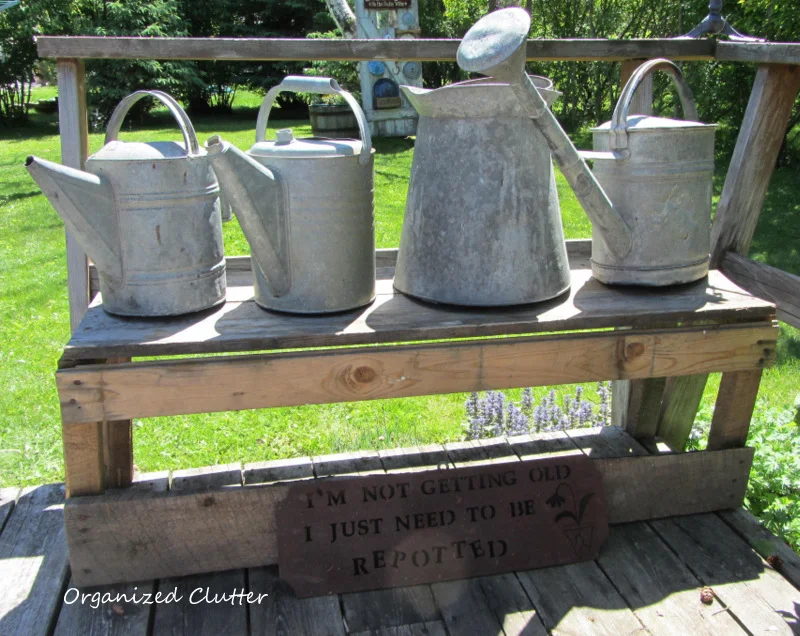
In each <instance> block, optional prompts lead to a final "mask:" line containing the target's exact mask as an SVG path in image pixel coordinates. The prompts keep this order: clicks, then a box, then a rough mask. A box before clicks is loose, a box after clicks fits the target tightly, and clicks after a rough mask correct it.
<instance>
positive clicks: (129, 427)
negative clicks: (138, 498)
mask: <svg viewBox="0 0 800 636" xmlns="http://www.w3.org/2000/svg"><path fill="white" fill-rule="evenodd" d="M103 463H104V464H105V480H106V488H125V487H126V486H130V484H131V482H132V481H133V422H131V420H115V421H113V422H103Z"/></svg>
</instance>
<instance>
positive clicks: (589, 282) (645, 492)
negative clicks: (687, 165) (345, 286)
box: [56, 241, 777, 585]
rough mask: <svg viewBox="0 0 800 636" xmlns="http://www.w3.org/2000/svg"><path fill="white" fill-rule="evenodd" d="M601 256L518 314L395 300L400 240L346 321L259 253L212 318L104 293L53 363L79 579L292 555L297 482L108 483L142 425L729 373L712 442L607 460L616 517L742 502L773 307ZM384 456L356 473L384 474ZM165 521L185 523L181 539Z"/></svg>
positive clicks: (645, 430) (576, 253)
mask: <svg viewBox="0 0 800 636" xmlns="http://www.w3.org/2000/svg"><path fill="white" fill-rule="evenodd" d="M590 248H591V245H590V243H589V242H588V241H571V242H570V244H569V250H568V251H569V255H570V263H571V268H572V286H571V290H570V292H569V293H568V294H565V295H564V296H562V297H561V298H558V299H555V300H554V301H551V302H548V303H539V304H536V305H530V306H525V307H518V308H512V309H503V310H481V309H477V310H476V309H473V310H462V309H455V308H445V307H441V306H436V305H430V304H426V303H420V302H417V301H415V300H413V299H410V298H408V297H406V296H404V295H402V294H399V293H395V291H394V289H393V287H392V284H391V277H392V274H393V263H394V258H395V256H396V252H394V251H393V250H388V251H382V252H381V253H380V254H379V264H380V267H379V268H378V272H379V282H378V297H377V299H376V301H375V302H374V303H373V304H372V305H370V306H369V307H366V308H363V309H360V310H356V311H352V312H347V313H344V314H337V315H333V316H317V317H311V318H308V317H297V316H287V315H281V314H277V313H273V312H266V311H263V310H261V309H260V308H258V307H257V306H256V305H255V303H254V301H253V297H252V291H253V290H252V277H251V272H250V271H248V267H249V262H248V260H247V259H244V260H242V259H235V260H233V261H231V265H232V267H231V270H232V271H231V273H230V276H229V282H228V285H229V291H228V298H229V300H228V302H227V303H226V304H225V305H223V306H222V307H219V308H216V309H213V310H209V311H207V312H204V313H201V314H195V315H191V316H185V317H181V318H173V319H165V320H139V319H125V318H118V317H114V316H111V315H109V314H107V313H105V312H104V311H103V309H102V305H101V303H100V302H99V299H98V300H96V301H95V303H93V305H92V306H91V307H90V308H89V310H88V312H87V314H86V316H85V317H84V319H83V321H82V322H81V325H80V326H79V328H78V329H77V330H76V332H75V333H74V335H73V337H72V339H71V340H70V342H69V344H68V345H67V347H66V349H65V352H64V357H63V358H62V361H61V364H60V366H61V368H60V369H59V371H58V373H57V374H56V378H57V384H58V390H59V398H60V400H61V407H62V418H63V425H64V440H65V463H66V487H67V493H68V495H69V496H70V497H71V499H70V500H69V502H68V504H67V510H66V527H67V538H68V541H69V545H70V555H71V560H72V563H73V577H74V579H75V580H76V581H77V582H78V583H80V584H84V585H85V584H98V583H109V582H117V581H124V580H139V579H142V578H150V577H161V576H176V575H184V574H190V573H195V572H202V571H208V570H218V569H222V568H226V567H231V566H236V567H253V566H257V565H269V564H274V563H276V562H277V549H276V542H275V524H276V523H277V522H278V521H277V520H276V518H275V511H276V508H277V506H278V505H279V504H280V502H281V501H282V498H283V496H284V493H285V489H286V488H285V486H282V485H274V484H273V485H270V486H261V487H253V488H243V489H233V490H231V489H229V488H219V489H218V490H217V491H215V492H213V493H204V494H200V495H198V494H193V495H186V496H175V495H174V494H173V493H172V492H171V493H170V494H169V495H165V494H163V493H157V492H142V491H141V488H139V489H128V490H123V491H120V492H116V493H114V494H108V493H107V494H103V493H104V491H105V490H106V487H107V486H125V485H127V484H128V481H127V480H128V479H129V476H130V474H131V470H130V469H131V466H132V462H133V450H132V445H131V440H130V420H131V419H132V418H135V417H154V416H163V415H177V414H185V413H199V412H215V411H229V410H237V409H251V408H265V407H274V406H288V405H297V404H319V403H331V402H351V401H359V400H372V399H383V398H392V397H407V396H413V395H429V394H436V393H452V392H460V391H479V390H486V389H498V388H511V387H522V386H539V385H550V384H565V383H575V382H587V381H596V380H608V379H615V380H621V379H634V378H654V377H655V378H666V377H674V376H681V375H687V374H697V373H708V372H722V373H723V380H722V389H721V393H720V395H721V399H720V400H719V402H718V405H717V409H716V414H715V417H714V421H713V424H712V430H711V436H710V441H709V448H710V449H712V450H713V452H711V451H709V452H704V453H688V454H684V453H681V454H672V455H665V456H659V457H647V458H641V457H633V456H631V457H625V458H621V459H615V460H614V461H608V462H606V461H601V464H600V465H599V468H600V470H601V473H602V474H603V475H604V483H605V489H606V492H607V497H608V501H609V516H610V520H611V522H617V523H620V522H627V521H638V520H644V519H653V518H660V517H666V516H671V515H677V514H687V513H692V512H708V511H713V510H719V509H723V508H735V507H738V506H739V505H740V504H741V502H742V500H743V497H744V493H745V488H746V483H747V475H748V472H749V468H750V463H751V460H752V450H751V449H746V448H743V447H744V443H745V440H746V435H747V427H748V425H749V419H750V414H751V412H752V408H753V404H754V402H755V396H756V391H757V388H758V382H759V379H760V376H761V371H762V369H763V368H764V367H766V366H768V365H769V364H771V362H772V360H773V358H774V353H775V342H776V339H777V326H776V324H775V321H774V312H775V308H774V306H773V305H771V304H770V303H767V302H765V301H762V300H759V299H756V298H753V297H752V296H750V295H749V294H748V293H746V292H744V291H743V290H741V289H740V288H738V287H737V286H736V285H734V284H733V283H731V282H730V281H729V280H728V279H726V278H725V276H724V275H722V274H721V273H720V272H718V271H713V272H711V274H710V275H709V277H708V279H707V280H703V281H700V282H698V283H694V284H690V285H684V286H681V287H677V288H672V289H669V290H647V289H627V288H610V287H607V286H605V285H602V284H601V283H598V282H597V281H596V280H594V279H593V278H591V276H590V269H589V265H588V255H589V250H590ZM501 335H502V336H506V337H496V336H501ZM445 339H446V340H445ZM311 347H313V348H315V350H313V351H306V350H302V349H308V348H311ZM319 348H324V349H323V350H319ZM243 352H247V353H243ZM199 353H215V354H218V355H215V356H212V357H198V356H197V354H199ZM144 356H147V357H149V358H150V359H148V360H146V361H135V359H136V358H139V357H144ZM176 356H181V357H176ZM186 356H188V357H186ZM153 358H155V359H153ZM132 359H133V361H131V360H132ZM727 387H734V389H733V392H732V393H731V391H732V389H729V388H727ZM650 426H651V423H650V422H649V421H642V422H639V423H637V424H636V425H635V426H634V425H631V426H630V427H629V428H630V432H631V433H632V434H633V435H635V436H636V437H639V438H642V439H648V438H652V437H653V436H654V435H655V434H656V433H657V431H653V430H650ZM618 430H619V429H618ZM370 457H371V459H369V458H368V459H365V460H363V461H362V459H359V462H361V463H358V462H356V464H354V466H356V467H357V469H351V470H349V471H348V472H356V470H357V471H370V470H373V469H376V468H382V467H383V466H384V463H382V461H381V460H380V459H379V457H378V455H372V456H370ZM403 458H404V459H405V460H408V458H406V457H405V455H403ZM348 461H350V460H349V459H348ZM370 461H371V462H372V463H370ZM383 461H384V462H385V461H389V460H388V459H385V460H383ZM409 461H410V460H409ZM416 461H417V463H421V460H416ZM291 466H292V470H295V471H297V474H296V475H295V477H297V478H311V477H316V478H321V477H323V476H324V475H323V473H324V472H325V469H323V468H322V467H321V466H320V465H315V466H314V467H313V469H312V465H311V463H310V462H308V461H305V462H300V463H298V464H296V465H295V464H292V465H291ZM254 470H255V469H250V473H252V474H250V476H248V474H249V473H248V469H246V470H245V474H244V478H243V479H244V481H242V478H241V477H240V476H239V471H238V468H237V469H235V470H234V475H233V476H231V475H229V474H228V472H227V471H226V470H221V473H220V476H219V477H218V478H219V479H222V480H232V481H233V483H236V484H241V483H244V484H246V485H248V486H249V485H251V484H252V483H253V480H254V479H256V478H255V477H254V476H253V475H255V474H256V473H255V472H253V471H254ZM256 472H257V471H256ZM339 472H341V471H339ZM265 479H266V477H263V476H262V478H258V479H257V481H262V482H263V481H264V480H265ZM280 480H283V478H280V477H275V476H273V477H272V478H270V479H269V481H272V482H275V481H280ZM174 483H175V478H174V477H173V490H174ZM224 483H225V484H227V483H229V482H227V481H225V482H224ZM675 484H680V488H677V489H676V488H675ZM80 495H92V496H80ZM165 525H166V526H167V527H170V528H176V529H178V528H179V530H177V531H176V532H175V533H174V534H173V535H172V536H171V537H170V538H169V539H167V538H165V537H164V536H163V532H162V528H163V527H164V526H165ZM147 546H150V548H148V547H147ZM167 546H169V547H168V549H164V548H166V547H167ZM151 549H155V550H157V551H158V552H159V554H162V555H163V556H164V557H165V558H166V561H162V560H160V559H159V558H156V557H155V555H154V554H153V553H152V551H151ZM197 555H202V556H201V557H198V556H197ZM109 559H110V560H109Z"/></svg>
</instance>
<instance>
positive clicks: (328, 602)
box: [248, 567, 345, 636]
mask: <svg viewBox="0 0 800 636" xmlns="http://www.w3.org/2000/svg"><path fill="white" fill-rule="evenodd" d="M248 572H249V590H250V591H251V592H252V593H254V594H257V595H261V594H264V595H266V596H265V597H264V600H263V601H261V602H259V603H255V604H251V605H250V633H251V634H254V635H255V634H259V635H261V634H263V635H264V636H267V635H270V634H286V635H287V636H288V635H292V634H297V635H298V636H300V635H302V634H319V635H320V636H344V634H345V629H344V624H343V621H342V612H341V610H340V609H339V599H338V597H336V596H318V597H315V598H304V599H298V598H296V597H295V595H294V592H293V591H292V589H291V588H290V587H289V585H288V584H287V583H285V582H284V581H282V580H281V579H280V578H279V576H278V571H277V568H275V567H269V568H252V569H250V570H249V571H248Z"/></svg>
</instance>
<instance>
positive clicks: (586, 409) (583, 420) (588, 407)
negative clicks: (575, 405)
mask: <svg viewBox="0 0 800 636" xmlns="http://www.w3.org/2000/svg"><path fill="white" fill-rule="evenodd" d="M592 415H594V413H593V412H592V403H591V402H588V401H587V400H583V401H582V402H581V406H580V409H578V423H579V424H580V425H581V426H589V425H590V424H591V422H592Z"/></svg>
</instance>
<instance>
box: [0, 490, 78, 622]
mask: <svg viewBox="0 0 800 636" xmlns="http://www.w3.org/2000/svg"><path fill="white" fill-rule="evenodd" d="M0 564H2V567H0V590H2V594H0V634H25V636H36V635H37V634H42V635H46V634H49V633H50V632H51V630H52V628H53V625H54V623H55V620H56V616H57V614H58V608H59V605H60V603H61V598H60V596H61V591H62V589H63V587H64V584H65V583H66V581H67V574H68V566H67V544H66V541H65V540H64V487H63V485H61V484H51V485H48V486H38V487H36V488H26V489H25V490H23V492H22V494H21V495H20V497H19V501H18V502H17V505H16V506H15V507H14V510H13V511H12V513H11V516H10V517H9V519H8V521H7V522H6V526H5V528H4V529H3V532H2V534H0Z"/></svg>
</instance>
